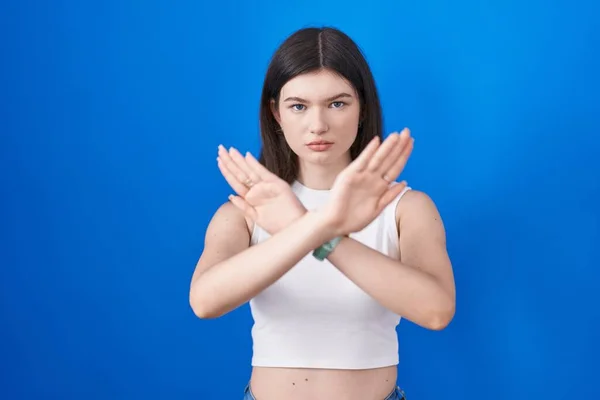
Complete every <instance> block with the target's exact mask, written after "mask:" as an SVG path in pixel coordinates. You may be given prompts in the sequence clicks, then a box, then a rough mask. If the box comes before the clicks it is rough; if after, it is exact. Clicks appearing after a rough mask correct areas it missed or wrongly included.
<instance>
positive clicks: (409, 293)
mask: <svg viewBox="0 0 600 400" xmlns="http://www.w3.org/2000/svg"><path fill="white" fill-rule="evenodd" d="M399 209H400V224H399V232H400V235H399V236H400V237H399V247H400V254H401V258H400V260H395V259H393V258H391V257H388V256H386V255H385V254H382V253H380V252H378V251H376V250H373V249H371V248H370V247H368V246H366V245H364V244H362V243H360V242H358V241H356V240H354V239H351V238H344V239H343V240H342V241H341V242H340V243H339V244H338V246H337V247H336V248H335V249H334V250H333V252H331V253H330V255H329V257H328V260H329V262H331V263H332V264H333V265H334V266H335V267H336V268H338V269H339V270H340V271H341V272H342V273H343V274H344V275H345V276H346V277H348V279H350V280H352V281H353V282H354V283H355V284H356V285H357V286H358V287H360V288H361V289H362V290H364V291H365V292H366V293H368V294H369V295H370V296H371V297H373V298H374V299H375V300H377V301H378V302H379V303H380V304H382V305H383V306H385V307H386V308H388V309H390V310H392V311H394V312H395V313H397V314H399V315H401V316H403V317H404V318H406V319H408V320H411V321H413V322H414V323H416V324H418V325H420V326H422V327H425V328H428V329H433V330H440V329H443V328H445V327H446V326H447V325H448V324H449V323H450V321H451V320H452V318H453V316H454V310H455V285H454V277H453V272H452V265H451V262H450V259H449V257H448V253H447V250H446V236H445V230H444V226H443V222H442V220H441V218H440V215H439V213H438V210H437V208H436V206H435V204H434V203H433V201H432V200H431V199H430V198H429V196H427V195H426V194H425V193H422V192H418V191H414V190H411V191H409V192H407V193H406V194H405V195H404V196H403V198H402V200H401V203H400V207H399Z"/></svg>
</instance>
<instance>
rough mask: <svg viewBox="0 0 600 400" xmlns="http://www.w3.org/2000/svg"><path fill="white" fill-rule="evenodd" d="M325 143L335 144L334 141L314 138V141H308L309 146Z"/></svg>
mask: <svg viewBox="0 0 600 400" xmlns="http://www.w3.org/2000/svg"><path fill="white" fill-rule="evenodd" d="M325 144H333V142H328V141H326V140H314V141H312V142H310V143H308V146H311V145H325Z"/></svg>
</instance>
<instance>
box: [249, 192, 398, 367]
mask: <svg viewBox="0 0 600 400" xmlns="http://www.w3.org/2000/svg"><path fill="white" fill-rule="evenodd" d="M292 190H293V191H294V193H295V194H296V195H297V196H298V198H299V199H300V201H301V202H302V204H303V205H304V206H305V207H306V209H307V210H315V209H317V208H319V207H321V206H322V205H323V204H325V202H326V201H327V199H328V197H329V190H315V189H310V188H307V187H306V186H303V185H302V184H301V183H299V182H298V181H295V182H294V183H293V184H292ZM408 190H410V188H406V189H404V191H403V192H402V193H401V194H400V195H398V196H397V197H396V199H395V200H394V201H393V202H392V203H391V204H389V205H388V206H387V207H386V208H385V209H384V211H383V212H382V213H381V214H380V215H379V216H378V217H377V218H376V219H375V220H374V221H373V222H372V223H371V224H369V225H368V226H367V227H366V228H365V229H363V230H362V231H360V232H357V233H354V234H351V235H350V237H351V238H352V239H355V240H357V241H359V242H362V243H363V244H365V245H366V246H369V247H371V248H373V249H376V250H378V251H380V252H381V253H384V254H386V255H388V256H390V257H392V258H398V255H399V250H398V228H397V225H396V212H395V211H396V205H397V204H398V201H399V200H400V198H401V197H402V196H403V195H404V193H406V191H408ZM268 237H269V234H268V233H267V232H265V231H264V230H263V229H261V228H260V227H259V226H256V224H255V226H254V229H253V232H252V239H251V245H255V244H257V243H260V242H262V241H264V240H266V239H267V238H268ZM362 267H363V268H369V265H364V266H362ZM398 290H401V288H398ZM250 310H251V312H252V316H253V318H254V326H253V328H252V339H253V356H252V365H253V366H262V367H289V368H292V367H294V368H331V369H367V368H378V367H385V366H390V365H396V364H398V359H399V357H398V336H397V333H396V326H397V325H398V324H399V322H400V316H399V315H397V314H395V313H393V312H392V311H390V310H388V309H386V308H385V307H383V306H381V305H380V304H379V303H378V302H377V301H375V300H374V299H373V298H372V297H371V296H369V295H368V294H367V293H365V292H364V291H363V290H362V289H360V288H359V287H358V286H356V285H355V284H354V283H353V282H352V281H351V280H350V279H348V278H347V277H346V276H345V275H344V274H342V273H341V272H340V271H339V270H338V269H337V268H336V267H335V266H333V265H332V264H331V263H330V262H329V261H328V260H324V261H318V260H317V259H316V258H314V257H313V255H312V251H311V252H310V253H309V254H307V255H306V256H305V257H304V258H303V259H302V260H301V261H300V262H299V263H298V264H296V265H295V266H294V267H292V269H291V270H290V271H289V272H287V273H286V274H285V275H284V276H282V277H281V278H280V279H279V280H277V281H276V282H275V283H273V284H272V285H271V286H269V287H268V288H267V289H265V290H263V291H262V292H261V293H260V294H258V295H257V296H256V297H254V298H253V299H251V300H250Z"/></svg>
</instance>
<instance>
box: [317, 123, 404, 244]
mask: <svg viewBox="0 0 600 400" xmlns="http://www.w3.org/2000/svg"><path fill="white" fill-rule="evenodd" d="M413 142H414V139H413V138H412V137H411V136H410V131H409V130H408V129H404V130H403V131H402V133H400V134H398V133H392V134H390V135H389V136H388V137H387V138H386V139H385V140H384V141H383V142H382V143H380V140H379V138H378V137H376V138H375V139H373V140H372V141H371V142H370V143H369V144H368V145H367V147H366V148H365V149H364V150H363V151H362V153H361V154H360V155H359V156H358V157H357V158H356V159H355V160H354V161H353V162H352V163H351V164H350V165H349V166H348V167H346V169H344V170H343V171H342V172H341V173H340V174H339V175H338V176H337V178H336V180H335V182H334V184H333V187H332V188H331V197H330V200H329V202H328V203H327V205H326V206H324V207H323V209H321V210H320V212H322V215H323V218H325V219H326V220H327V222H328V224H329V226H330V227H331V229H332V230H333V232H334V233H335V235H336V236H342V235H348V234H350V233H353V232H358V231H360V230H362V229H364V228H365V227H366V226H367V225H369V224H370V223H371V222H372V221H373V220H374V219H375V218H376V217H377V216H378V215H379V214H380V213H381V212H382V211H383V209H384V208H385V207H386V206H387V205H388V204H390V203H391V202H392V200H394V198H396V196H398V195H399V194H400V193H401V192H402V190H404V188H405V187H406V182H401V183H398V184H395V185H391V183H392V182H394V181H395V180H396V179H397V178H398V176H399V175H400V173H401V172H402V170H403V169H404V166H405V165H406V162H407V160H408V157H409V156H410V154H411V152H412V149H413Z"/></svg>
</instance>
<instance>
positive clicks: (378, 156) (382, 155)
mask: <svg viewBox="0 0 600 400" xmlns="http://www.w3.org/2000/svg"><path fill="white" fill-rule="evenodd" d="M398 140H399V135H398V134H397V133H392V134H391V135H389V136H388V137H387V138H386V139H385V140H384V141H383V143H382V144H381V146H379V148H378V149H377V151H376V152H375V154H374V155H373V157H371V159H370V160H369V163H368V164H367V167H366V170H367V171H377V170H378V169H379V167H381V164H382V163H383V161H384V160H385V159H386V158H387V157H389V155H390V153H391V152H392V151H393V150H394V148H395V147H396V144H397V143H398Z"/></svg>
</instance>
